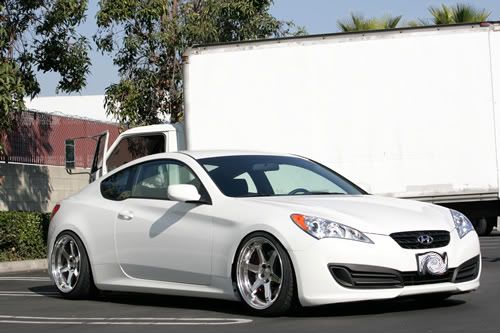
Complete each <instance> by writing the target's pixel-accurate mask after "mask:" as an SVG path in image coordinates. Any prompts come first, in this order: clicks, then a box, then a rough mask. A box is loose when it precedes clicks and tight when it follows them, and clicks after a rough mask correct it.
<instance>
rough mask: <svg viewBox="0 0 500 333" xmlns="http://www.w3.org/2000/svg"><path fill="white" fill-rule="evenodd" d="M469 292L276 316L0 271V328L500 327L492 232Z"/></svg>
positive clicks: (499, 263)
mask: <svg viewBox="0 0 500 333" xmlns="http://www.w3.org/2000/svg"><path fill="white" fill-rule="evenodd" d="M481 249H482V255H483V272H482V278H481V287H480V288H479V290H477V291H476V292H473V293H470V294H465V295H459V296H455V297H452V298H450V299H448V300H445V301H442V302H440V303H436V304H426V303H421V302H418V301H416V300H413V299H397V300H387V301H377V302H362V303H351V304H337V305H329V306H322V307H315V308H304V309H302V310H299V311H298V312H297V313H294V314H292V315H289V316H286V317H279V318H260V317H254V316H250V315H249V314H248V313H247V312H246V311H245V309H244V307H243V306H241V305H240V304H238V303H235V302H227V301H217V300H210V299H201V298H187V297H171V296H158V295H144V294H130V293H104V294H103V295H100V296H99V297H98V298H97V299H95V300H84V301H72V300H66V299H63V298H61V297H59V295H58V293H57V291H56V289H55V287H54V286H52V284H51V282H50V280H49V279H48V277H47V272H43V271H38V272H31V273H25V274H19V273H17V274H2V275H0V332H16V333H21V332H33V331H35V330H36V331H37V332H62V331H67V330H71V331H72V332H89V331H93V332H94V331H99V332H101V331H103V332H137V331H139V330H140V331H142V332H165V331H173V332H225V331H227V332H235V331H237V332H256V331H267V332H280V331H281V332H287V333H290V332H308V333H309V332H327V331H337V332H342V333H347V332H370V333H373V332H402V331H403V330H404V331H405V332H419V333H421V332H450V333H451V332H453V333H455V332H474V333H475V332H500V233H498V232H496V233H495V234H494V235H492V236H490V237H482V238H481Z"/></svg>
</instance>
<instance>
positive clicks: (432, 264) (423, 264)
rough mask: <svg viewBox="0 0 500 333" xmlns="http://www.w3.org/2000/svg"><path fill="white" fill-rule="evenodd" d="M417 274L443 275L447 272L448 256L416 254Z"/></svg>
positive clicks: (433, 253)
mask: <svg viewBox="0 0 500 333" xmlns="http://www.w3.org/2000/svg"><path fill="white" fill-rule="evenodd" d="M417 264H418V273H419V274H420V275H426V274H431V275H443V274H444V273H446V271H448V256H447V254H446V252H445V253H443V254H439V253H437V252H427V253H422V254H417Z"/></svg>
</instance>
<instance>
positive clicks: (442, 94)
mask: <svg viewBox="0 0 500 333" xmlns="http://www.w3.org/2000/svg"><path fill="white" fill-rule="evenodd" d="M184 59H185V68H184V86H185V115H186V124H185V140H186V141H185V143H187V146H186V147H187V148H188V149H190V150H200V149H248V150H267V151H278V152H289V153H293V154H298V155H304V156H307V157H310V158H312V159H314V160H316V161H318V162H320V163H322V164H324V165H327V166H328V167H330V168H332V169H334V170H336V171H338V172H340V173H341V174H343V175H344V176H346V177H347V178H349V179H351V180H352V181H354V182H355V183H358V184H359V185H361V186H362V187H364V188H365V189H366V190H367V191H368V192H370V193H373V194H379V195H386V196H395V197H402V198H412V199H417V200H424V201H429V202H434V203H438V204H441V205H445V206H448V207H451V208H455V209H458V210H460V211H463V212H464V213H466V214H468V215H469V216H470V217H471V218H472V219H473V222H474V223H475V225H476V228H477V230H478V231H479V232H480V233H481V234H487V233H489V232H490V231H491V229H492V228H493V227H494V226H495V225H496V223H497V216H499V215H500V200H499V180H500V170H499V164H500V106H499V103H500V23H499V22H489V23H481V24H465V25H453V26H440V27H435V26H434V27H420V28H403V29H394V30H385V31H372V32H363V33H337V34H328V35H314V36H305V37H295V38H281V39H270V40H257V41H249V42H241V43H229V44H219V45H200V46H195V47H192V48H191V49H189V50H188V51H187V52H186V54H185V56H184ZM164 126H168V125H164ZM169 129H170V128H169ZM175 130H176V129H173V131H172V129H170V130H169V131H168V132H167V133H170V134H169V135H171V136H172V137H174V136H175V137H176V139H175V142H176V143H178V142H180V141H179V139H178V138H179V137H184V135H179V133H176V132H175ZM132 131H136V132H135V134H134V135H140V136H144V135H147V132H148V131H149V129H145V130H143V131H142V133H141V130H138V129H134V130H132ZM131 133H132V132H130V133H124V134H123V136H124V137H123V138H119V139H118V140H117V142H115V145H114V147H113V148H111V149H110V151H109V152H108V153H107V156H108V157H107V158H110V157H111V156H114V155H113V154H116V152H113V149H115V148H116V147H118V146H119V145H120V140H123V139H124V138H125V137H126V136H127V135H130V134H131ZM132 134H133V133H132ZM182 141H183V140H182ZM170 142H173V139H170ZM164 146H165V150H173V149H176V147H173V146H172V145H169V144H168V139H167V143H164ZM184 147H185V146H184V144H182V148H184ZM177 148H179V147H177ZM107 158H105V160H106V159H107ZM108 169H109V168H108Z"/></svg>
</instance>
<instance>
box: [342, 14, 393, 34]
mask: <svg viewBox="0 0 500 333" xmlns="http://www.w3.org/2000/svg"><path fill="white" fill-rule="evenodd" d="M399 21H401V16H384V17H380V18H377V17H372V18H365V17H364V16H363V15H357V14H353V13H351V17H350V19H347V20H338V21H337V26H338V27H339V29H340V30H341V31H342V32H352V31H366V30H382V29H394V28H396V27H397V25H398V24H399Z"/></svg>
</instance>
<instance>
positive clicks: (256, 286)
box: [250, 279, 264, 293]
mask: <svg viewBox="0 0 500 333" xmlns="http://www.w3.org/2000/svg"><path fill="white" fill-rule="evenodd" d="M263 284H264V280H262V279H257V280H255V282H254V283H253V285H252V287H251V288H250V289H251V290H252V293H254V292H255V291H256V290H257V289H258V288H259V287H260V286H262V285H263Z"/></svg>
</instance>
